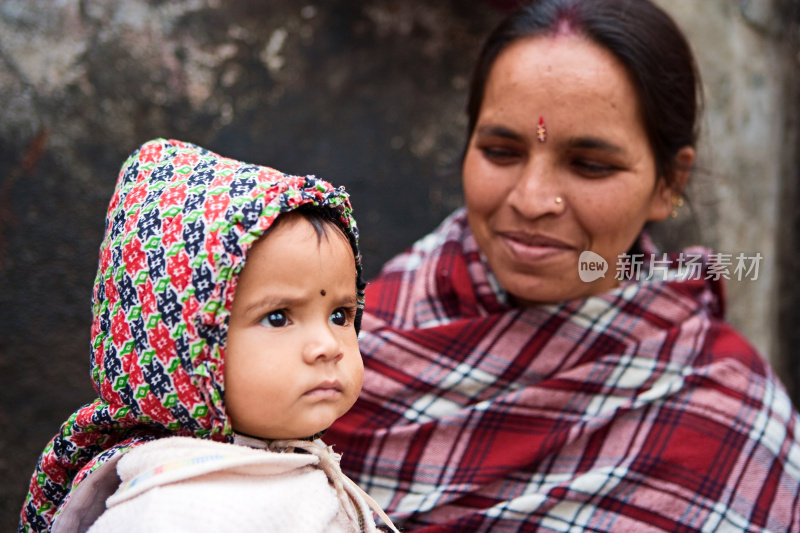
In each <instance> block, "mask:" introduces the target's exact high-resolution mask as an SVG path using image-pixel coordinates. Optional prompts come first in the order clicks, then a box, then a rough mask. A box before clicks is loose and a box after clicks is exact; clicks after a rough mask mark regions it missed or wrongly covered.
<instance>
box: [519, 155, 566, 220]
mask: <svg viewBox="0 0 800 533" xmlns="http://www.w3.org/2000/svg"><path fill="white" fill-rule="evenodd" d="M561 188H562V187H561V184H560V180H559V179H558V176H557V175H556V172H555V171H554V170H553V169H552V168H550V166H549V165H548V164H547V163H546V162H545V161H536V160H531V161H529V162H528V164H526V165H525V166H524V167H522V168H521V170H520V173H519V176H518V179H517V181H516V183H515V184H514V186H513V187H512V188H511V190H510V191H509V194H508V197H507V202H508V204H509V206H510V207H511V208H512V209H513V210H514V211H516V212H517V213H518V214H519V215H520V216H522V217H524V218H528V219H533V218H538V217H541V216H544V215H559V214H561V213H563V212H564V209H565V207H566V204H565V202H564V191H562V190H561Z"/></svg>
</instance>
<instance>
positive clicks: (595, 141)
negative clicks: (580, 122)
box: [567, 137, 625, 153]
mask: <svg viewBox="0 0 800 533" xmlns="http://www.w3.org/2000/svg"><path fill="white" fill-rule="evenodd" d="M567 146H568V147H569V148H584V149H590V150H603V151H606V152H614V153H622V152H624V151H625V149H624V148H623V147H622V146H619V145H616V144H613V143H610V142H608V141H605V140H603V139H600V138H598V137H573V138H571V139H568V140H567Z"/></svg>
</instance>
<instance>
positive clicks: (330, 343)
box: [303, 322, 342, 364]
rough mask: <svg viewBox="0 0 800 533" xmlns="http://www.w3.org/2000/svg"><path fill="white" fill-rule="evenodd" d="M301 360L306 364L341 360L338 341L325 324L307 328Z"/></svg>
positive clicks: (340, 348)
mask: <svg viewBox="0 0 800 533" xmlns="http://www.w3.org/2000/svg"><path fill="white" fill-rule="evenodd" d="M304 342H305V344H304V348H303V359H304V361H305V362H306V363H308V364H313V363H315V362H317V361H319V360H325V361H328V360H330V361H338V360H339V359H341V358H342V347H341V344H340V343H339V339H338V338H337V337H336V335H335V334H334V332H333V331H332V330H331V326H330V324H328V323H327V322H326V323H325V324H324V325H322V324H319V325H315V326H313V327H311V328H308V331H307V338H306V339H305V340H304Z"/></svg>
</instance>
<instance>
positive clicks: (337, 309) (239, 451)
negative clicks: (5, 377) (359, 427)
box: [20, 139, 396, 533]
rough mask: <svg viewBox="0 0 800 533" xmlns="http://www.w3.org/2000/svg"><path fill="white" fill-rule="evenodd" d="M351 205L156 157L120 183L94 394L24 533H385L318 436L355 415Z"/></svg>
mask: <svg viewBox="0 0 800 533" xmlns="http://www.w3.org/2000/svg"><path fill="white" fill-rule="evenodd" d="M351 213H352V211H351V206H350V202H349V200H348V196H347V194H346V193H345V192H344V190H343V189H342V188H334V187H332V186H331V185H330V184H328V183H326V182H324V181H321V180H317V179H315V178H313V177H298V176H288V175H284V174H282V173H280V172H278V171H276V170H273V169H270V168H266V167H261V166H256V165H250V164H247V163H242V162H239V161H235V160H232V159H226V158H222V157H220V156H218V155H216V154H214V153H212V152H209V151H207V150H204V149H202V148H200V147H198V146H194V145H192V144H189V143H185V142H180V141H174V140H164V139H158V140H154V141H151V142H148V143H146V144H144V145H143V146H142V147H141V148H139V150H137V151H136V152H134V153H133V154H132V155H131V156H130V157H129V159H128V160H127V162H126V163H125V164H124V165H123V167H122V170H121V172H120V175H119V178H118V182H117V187H116V190H115V192H114V195H113V197H112V199H111V203H110V206H109V210H108V215H107V218H106V231H105V237H104V240H103V243H102V245H101V248H100V265H99V268H98V274H97V277H96V279H95V286H94V291H93V298H92V304H93V323H92V342H91V347H92V377H93V380H94V383H95V388H96V390H97V392H98V394H99V398H98V399H96V400H95V401H94V402H92V403H91V404H88V405H86V406H84V407H83V408H81V409H79V410H78V411H77V412H76V413H74V414H73V415H72V417H70V419H69V420H68V421H67V422H65V423H64V424H63V425H62V427H61V430H60V432H59V433H58V434H57V435H56V436H55V437H54V438H53V439H52V440H51V441H50V443H49V444H48V445H47V447H46V448H45V450H44V452H43V454H42V456H41V457H40V459H39V462H38V464H37V468H36V471H35V472H34V475H33V477H32V479H31V484H30V489H29V493H28V496H27V498H26V500H25V504H24V507H23V510H22V516H21V522H20V531H51V530H52V531H59V532H73V531H90V532H91V533H96V532H102V531H176V530H190V531H245V530H258V531H287V532H288V531H292V532H296V531H302V532H313V531H320V532H322V531H325V532H339V531H341V532H345V531H347V532H349V531H376V530H377V529H376V525H375V521H374V519H373V515H372V511H371V510H370V507H372V509H374V510H375V512H376V513H377V514H378V515H379V516H380V517H381V519H382V520H383V521H384V522H385V524H386V527H388V528H390V529H391V530H392V531H396V529H395V528H394V526H393V525H392V523H391V521H389V519H388V518H387V517H386V515H385V514H383V512H382V511H381V510H380V508H379V507H378V506H377V505H376V504H375V503H374V501H372V499H371V498H370V497H369V496H367V495H366V494H365V493H364V492H363V491H362V490H360V489H359V488H358V487H357V486H356V485H355V484H354V483H353V482H352V481H350V480H349V479H348V478H347V477H345V476H344V475H343V474H342V472H341V470H340V469H339V461H338V460H339V457H338V455H336V454H334V453H333V451H332V450H331V449H330V448H329V447H327V446H326V445H325V444H324V443H323V442H322V441H321V440H319V436H320V435H321V434H322V432H324V430H325V429H326V428H328V427H329V426H330V425H331V424H332V423H333V421H334V420H336V419H337V418H338V417H339V416H341V415H342V414H344V413H345V412H346V411H347V410H348V409H349V408H350V407H351V406H352V405H353V403H354V402H355V401H356V398H357V397H358V393H359V391H360V389H361V383H362V379H363V372H364V369H363V364H362V361H361V354H360V352H359V348H358V341H357V333H358V327H359V321H360V317H361V311H362V308H363V298H364V283H363V282H362V281H361V263H360V256H359V253H358V230H357V229H356V224H355V220H354V219H353V218H352V214H351Z"/></svg>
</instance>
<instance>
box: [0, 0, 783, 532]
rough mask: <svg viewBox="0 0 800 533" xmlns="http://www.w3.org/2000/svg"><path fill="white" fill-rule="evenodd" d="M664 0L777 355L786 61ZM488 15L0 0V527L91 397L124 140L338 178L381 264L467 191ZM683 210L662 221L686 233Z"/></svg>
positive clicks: (176, 1) (409, 6)
mask: <svg viewBox="0 0 800 533" xmlns="http://www.w3.org/2000/svg"><path fill="white" fill-rule="evenodd" d="M492 3H494V4H500V3H503V2H501V1H500V0H495V1H494V2H492ZM662 3H663V4H664V5H665V7H666V8H667V9H668V10H669V11H671V12H673V13H674V14H675V16H676V17H677V18H678V20H679V22H681V24H682V25H683V26H684V27H686V29H687V31H688V32H689V34H690V38H691V39H692V40H693V41H694V42H695V48H696V49H697V52H698V54H699V55H700V60H701V66H702V67H703V68H704V69H705V70H706V74H705V77H706V81H707V83H708V86H709V106H708V107H709V112H710V118H709V119H708V127H707V128H706V131H707V132H708V140H707V147H706V148H704V156H703V159H702V163H703V166H704V167H706V168H707V169H708V170H707V172H704V173H701V174H700V175H699V176H698V177H699V178H700V180H698V182H697V183H698V185H697V186H696V190H695V191H694V193H693V194H694V197H695V204H696V206H697V211H698V220H699V221H700V223H699V227H700V228H701V230H702V232H701V235H700V237H702V241H703V242H704V243H705V244H710V245H713V246H716V247H717V248H719V249H720V250H722V251H731V252H734V251H751V250H757V251H761V253H762V254H763V255H764V256H765V263H764V265H763V268H764V270H763V271H762V277H760V279H759V281H758V282H747V283H744V284H742V286H741V287H732V289H731V293H732V299H731V300H732V302H731V317H732V319H733V320H734V321H735V322H736V323H737V324H739V325H740V326H741V327H742V329H744V331H745V332H747V334H748V335H749V336H750V337H751V338H753V339H754V340H755V341H756V344H758V345H759V346H760V347H762V349H764V350H765V351H766V352H771V351H773V349H772V347H771V344H772V343H771V340H772V339H773V338H774V329H773V328H772V324H774V322H775V320H776V317H775V312H774V309H775V306H774V305H772V302H773V300H774V298H775V292H776V290H775V286H776V285H775V284H776V278H777V276H778V265H777V264H776V263H775V262H774V261H773V260H772V258H773V257H774V255H773V254H774V253H775V251H776V249H777V247H778V246H779V245H778V243H777V241H776V237H775V234H776V231H777V228H778V227H779V226H780V224H779V223H778V220H779V218H777V216H778V215H776V214H775V211H774V209H775V206H776V204H777V202H778V199H779V198H780V197H781V192H780V191H781V178H782V176H784V177H785V175H788V173H786V172H785V171H786V167H787V163H786V162H785V160H786V156H785V154H784V152H783V151H785V150H787V148H786V146H785V144H784V142H783V139H784V138H785V137H782V135H788V133H787V132H791V131H796V123H795V124H794V125H793V126H790V125H786V126H785V127H777V126H775V122H776V121H778V122H781V120H783V117H782V116H781V113H780V110H781V109H782V107H781V106H782V105H783V104H785V99H786V98H791V97H792V95H791V94H789V95H787V94H785V93H783V94H782V93H781V91H782V90H784V89H781V87H782V86H781V81H780V78H781V76H782V69H784V70H785V68H786V67H785V66H781V60H780V54H781V52H780V51H779V50H778V49H777V48H778V47H777V46H776V44H775V42H774V39H773V38H772V37H770V36H769V35H764V34H761V33H759V31H757V30H754V29H753V28H752V27H751V26H750V25H749V23H747V22H745V21H744V19H743V17H742V13H741V11H740V10H739V6H740V4H741V3H740V2H733V1H731V0H677V1H675V0H669V1H666V0H664V1H663V2H662ZM767 7H768V9H767V13H770V12H771V11H770V9H772V7H771V5H770V6H767ZM499 16H500V14H499V13H498V12H497V11H495V10H493V9H492V8H491V7H489V5H488V3H481V2H463V1H460V0H447V1H439V2H428V1H425V0H364V1H362V2H351V1H347V0H329V1H327V2H325V3H312V2H308V3H297V2H293V1H291V0H270V2H250V1H247V0H230V1H225V2H223V1H222V0H171V1H169V2H164V1H157V0H126V1H125V2H119V1H116V0H63V1H59V2H52V1H51V0H3V2H0V102H2V105H0V376H2V383H3V386H2V387H0V479H3V480H4V481H3V484H2V487H0V528H2V529H4V530H12V529H13V528H14V527H15V523H16V516H17V513H18V511H19V505H20V503H21V500H22V497H23V495H24V492H25V484H26V482H27V478H28V476H29V474H30V472H31V470H32V468H33V461H34V460H35V458H36V456H37V454H38V453H39V451H40V450H41V448H42V447H43V446H44V444H45V443H46V441H47V439H48V438H50V437H51V436H52V434H53V433H54V432H55V431H56V430H57V428H58V424H59V423H61V422H62V421H63V420H64V419H65V418H66V417H67V416H68V415H69V414H70V413H71V412H72V411H73V410H74V409H75V408H76V407H78V406H79V405H80V404H81V403H83V402H86V401H89V400H90V399H91V398H93V397H94V392H93V391H92V389H91V385H90V381H89V376H88V365H87V363H88V338H89V323H90V317H89V296H90V290H91V284H92V280H93V278H94V274H95V269H96V259H97V247H98V244H99V242H100V238H101V232H102V226H103V216H104V213H105V209H106V205H107V203H108V199H109V197H110V194H111V191H112V188H113V183H114V181H115V178H116V173H117V170H118V168H119V165H120V164H121V163H122V161H123V160H124V158H125V156H126V155H127V154H128V153H129V152H130V151H131V150H133V149H134V148H136V147H137V146H138V145H139V144H141V143H142V142H143V141H145V140H147V139H150V138H152V137H156V136H166V137H176V138H179V139H183V140H187V141H193V142H196V143H198V144H201V145H204V146H206V147H208V148H210V149H213V150H216V151H218V152H220V153H222V154H225V155H228V156H232V157H237V158H240V159H244V160H247V161H251V162H255V163H261V164H267V165H271V166H274V167H276V168H279V169H281V170H283V171H286V172H293V173H314V174H317V175H318V176H320V177H324V178H327V179H330V180H331V181H333V182H335V183H341V184H344V185H346V186H347V187H348V188H349V189H350V190H351V192H352V194H353V202H354V206H355V209H356V213H357V215H358V219H359V223H360V225H361V229H362V236H363V250H364V254H365V256H366V259H367V265H366V270H367V274H369V275H371V274H374V273H375V272H376V271H377V269H378V267H379V266H380V264H381V263H382V262H383V261H385V260H386V259H387V258H388V257H390V256H391V255H393V254H394V253H396V252H397V251H399V250H400V249H402V248H404V247H405V246H407V245H408V244H410V243H411V242H412V241H413V239H414V238H416V237H418V236H420V235H422V234H423V233H425V232H426V231H428V230H429V229H431V228H432V227H433V226H434V225H435V224H436V223H437V222H438V221H440V220H441V219H442V218H443V217H444V216H445V215H446V214H447V213H449V212H450V211H451V210H452V209H453V208H454V207H456V206H457V205H459V204H460V203H461V194H460V182H459V177H458V174H459V172H458V160H459V156H460V151H461V148H462V144H463V127H464V124H465V120H464V118H463V113H462V109H463V104H464V96H465V91H466V84H467V77H468V75H469V71H470V66H471V64H472V61H473V59H474V57H475V54H476V52H477V48H478V46H479V43H480V41H481V39H482V38H483V37H484V36H485V34H486V33H487V31H488V29H489V28H490V27H492V26H493V25H494V22H495V21H496V20H498V18H499ZM754 58H759V59H758V60H757V61H756V60H754ZM790 68H795V69H796V65H794V67H790ZM782 102H783V104H782ZM792 128H794V130H793V129H792ZM782 132H783V133H782ZM782 165H783V166H782ZM794 176H795V177H796V174H794ZM785 196H786V195H784V198H785ZM793 208H794V205H791V209H793ZM692 227H694V226H693V224H692V222H691V220H689V219H688V218H687V217H683V218H679V219H678V220H676V221H674V222H673V223H671V226H670V227H668V228H667V230H666V231H665V232H664V234H665V235H667V237H665V238H668V237H669V234H670V233H671V234H672V238H673V239H674V238H675V234H676V233H677V234H678V237H679V238H678V240H683V241H690V242H694V241H695V238H694V237H692V238H691V239H689V238H687V237H686V233H687V232H688V230H689V229H690V228H692ZM684 230H685V231H684ZM684 243H685V242H684ZM794 324H795V326H796V322H795V323H794ZM795 329H797V328H795Z"/></svg>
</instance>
